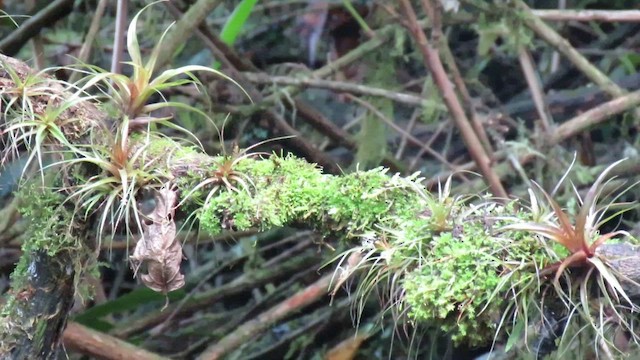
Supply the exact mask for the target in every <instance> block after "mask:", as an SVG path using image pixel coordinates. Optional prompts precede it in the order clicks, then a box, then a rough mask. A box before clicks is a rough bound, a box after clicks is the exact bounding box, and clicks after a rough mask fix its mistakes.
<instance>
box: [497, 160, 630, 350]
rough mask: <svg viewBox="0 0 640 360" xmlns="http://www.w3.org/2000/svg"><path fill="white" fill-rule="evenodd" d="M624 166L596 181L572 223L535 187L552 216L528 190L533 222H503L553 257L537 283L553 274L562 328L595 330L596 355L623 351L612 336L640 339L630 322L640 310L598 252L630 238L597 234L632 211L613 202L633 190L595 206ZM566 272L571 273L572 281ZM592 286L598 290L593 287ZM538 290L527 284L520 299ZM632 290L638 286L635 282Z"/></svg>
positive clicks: (509, 228)
mask: <svg viewBox="0 0 640 360" xmlns="http://www.w3.org/2000/svg"><path fill="white" fill-rule="evenodd" d="M622 161H624V159H623V160H620V161H617V162H615V163H613V164H611V165H610V166H608V167H607V168H605V170H604V171H603V172H602V173H601V174H600V175H599V176H598V178H597V179H596V181H595V182H594V183H593V185H592V186H591V188H589V190H588V192H587V194H586V196H585V197H584V200H583V201H582V204H581V206H580V209H579V211H578V213H577V215H576V216H575V220H574V221H572V219H571V216H570V215H569V214H568V213H567V212H565V211H564V210H563V209H562V208H561V207H560V206H559V205H558V203H557V202H556V201H555V200H554V199H553V198H552V197H551V195H549V194H548V193H547V192H545V191H544V190H543V189H542V188H540V187H539V186H538V188H539V189H540V191H541V192H542V194H543V196H544V198H545V199H546V201H547V203H548V204H549V207H550V211H549V210H548V209H547V208H546V207H545V206H544V205H542V204H541V203H540V202H539V200H538V199H537V198H536V196H535V194H534V192H533V191H532V190H529V194H530V198H531V208H530V216H531V218H532V219H533V220H531V221H524V222H523V221H522V220H518V218H516V217H513V218H505V219H506V220H507V221H509V222H512V223H511V224H509V225H507V226H504V227H503V229H505V230H515V231H518V232H528V233H531V234H533V235H536V236H537V237H538V238H539V239H541V240H542V241H543V243H542V245H543V246H544V247H546V249H547V252H548V253H549V255H550V258H554V257H555V258H557V259H558V260H557V261H556V262H552V263H550V264H546V265H545V266H543V267H542V268H541V269H539V270H538V274H539V276H540V278H544V277H547V276H550V275H553V286H554V288H555V289H556V293H557V294H558V296H559V298H560V300H562V302H563V303H564V305H565V307H566V314H565V315H564V316H566V317H565V319H566V325H565V326H564V327H565V328H568V327H569V326H573V327H577V328H578V329H581V330H580V331H583V330H588V329H591V330H593V331H594V332H595V333H593V334H592V336H595V337H596V338H598V339H600V340H601V341H599V342H598V343H597V344H596V348H597V350H598V349H599V350H601V351H605V352H607V353H609V354H611V353H612V352H616V351H621V350H620V349H619V348H618V345H617V344H615V343H614V341H613V340H612V339H613V338H615V337H619V335H616V334H619V333H624V334H627V335H628V336H630V338H631V339H630V340H631V341H634V342H638V341H639V340H640V339H639V338H638V335H637V332H636V331H634V328H635V324H634V323H633V322H634V320H633V318H634V315H633V314H634V313H635V314H637V312H638V311H639V310H640V309H639V308H638V306H637V305H635V304H634V303H633V302H632V300H631V299H630V297H629V296H628V294H627V293H626V291H625V288H624V287H623V286H622V284H621V282H620V281H619V278H620V275H621V274H618V273H617V272H616V270H615V269H613V268H612V267H611V266H609V264H608V262H607V259H606V258H604V257H602V256H600V254H599V252H598V249H599V248H600V247H601V246H603V245H604V244H605V243H606V242H607V241H608V240H610V239H612V238H614V237H616V236H619V235H625V236H629V234H628V233H627V232H626V231H623V230H617V231H612V232H607V233H601V232H600V229H601V227H602V225H603V224H605V223H606V222H608V221H610V220H611V219H613V218H615V217H617V216H619V215H621V214H622V213H624V212H626V211H628V210H630V208H631V207H630V206H628V205H629V204H628V203H616V201H617V199H619V198H620V196H622V195H623V194H624V193H625V192H626V191H627V190H628V189H630V188H631V187H632V186H631V187H628V188H627V190H624V191H621V192H619V193H618V194H617V195H616V196H614V198H613V199H612V200H611V202H609V203H608V204H607V205H605V206H598V205H597V203H598V200H599V198H600V197H601V195H602V193H603V188H604V187H605V186H606V185H608V184H610V183H611V181H612V180H614V178H610V179H608V180H607V178H608V175H609V173H610V172H611V170H612V169H613V168H614V167H615V166H617V165H618V164H620V163H621V162H622ZM617 189H618V188H616V190H617ZM614 191H615V190H614ZM544 240H551V241H552V242H553V243H551V244H548V243H546V241H544ZM554 244H557V245H560V246H561V247H562V249H563V250H565V251H566V255H564V254H563V251H558V250H562V249H558V248H557V246H554ZM563 256H564V257H563ZM568 270H572V272H571V276H569V274H568ZM578 270H582V271H581V272H579V271H578ZM594 275H595V276H594ZM563 276H565V279H566V280H567V281H566V283H565V284H561V282H560V279H561V278H562V277H563ZM592 284H597V285H596V286H595V287H594V286H592ZM540 286H541V284H536V283H529V284H528V285H526V286H525V287H524V288H525V289H528V290H524V291H523V292H522V295H521V296H526V295H525V294H527V293H539V292H540ZM634 286H639V285H638V284H635V283H634ZM577 304H578V305H577ZM541 311H544V310H541ZM520 315H522V314H520ZM575 315H579V316H578V317H577V319H579V320H578V321H577V322H575V323H572V322H571V319H573V318H574V316H575ZM556 320H557V319H556ZM585 322H586V324H587V326H586V327H585V326H584V324H585ZM580 331H578V332H580ZM627 335H625V336H627ZM571 342H572V341H566V340H565V339H564V337H563V338H562V340H561V342H560V344H561V345H560V349H567V347H566V346H570V343H571ZM567 343H569V344H567Z"/></svg>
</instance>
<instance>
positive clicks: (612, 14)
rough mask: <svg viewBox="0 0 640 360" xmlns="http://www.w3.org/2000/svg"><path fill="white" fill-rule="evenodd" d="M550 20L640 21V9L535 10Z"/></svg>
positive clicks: (534, 11)
mask: <svg viewBox="0 0 640 360" xmlns="http://www.w3.org/2000/svg"><path fill="white" fill-rule="evenodd" d="M532 12H533V14H534V15H535V16H538V17H541V18H543V19H545V20H549V21H602V22H640V10H533V11H532Z"/></svg>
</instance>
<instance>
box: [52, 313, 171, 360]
mask: <svg viewBox="0 0 640 360" xmlns="http://www.w3.org/2000/svg"><path fill="white" fill-rule="evenodd" d="M63 341H64V345H65V347H66V348H67V349H69V350H72V351H74V352H78V353H80V354H83V355H88V356H90V357H91V358H92V359H108V360H125V359H136V360H166V359H167V358H165V357H162V356H160V355H157V354H154V353H151V352H149V351H146V350H144V349H141V348H139V347H137V346H134V345H132V344H130V343H128V342H126V341H122V340H120V339H117V338H115V337H113V336H111V335H107V334H105V333H101V332H99V331H96V330H93V329H90V328H88V327H86V326H83V325H80V324H78V323H76V322H73V321H71V322H69V323H68V324H67V328H66V329H65V330H64V335H63Z"/></svg>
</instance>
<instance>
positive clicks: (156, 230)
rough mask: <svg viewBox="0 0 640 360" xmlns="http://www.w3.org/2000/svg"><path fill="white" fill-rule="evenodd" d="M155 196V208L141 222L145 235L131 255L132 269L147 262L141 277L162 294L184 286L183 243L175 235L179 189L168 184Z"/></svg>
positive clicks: (143, 234)
mask: <svg viewBox="0 0 640 360" xmlns="http://www.w3.org/2000/svg"><path fill="white" fill-rule="evenodd" d="M155 196H156V207H155V208H154V209H153V211H152V212H151V214H149V215H147V216H146V218H145V220H144V222H143V223H142V227H143V233H142V238H141V239H140V240H139V241H138V243H137V244H136V248H135V250H134V251H133V255H132V256H131V263H132V267H133V269H134V270H135V271H136V272H137V270H138V268H139V267H140V265H142V264H143V263H146V265H147V273H146V274H142V275H141V276H140V279H141V280H142V282H143V283H144V284H145V285H147V287H149V288H150V289H152V290H154V291H158V292H162V293H163V294H166V293H168V292H169V291H173V290H177V289H179V288H181V287H182V286H184V275H183V274H182V273H181V272H180V264H181V263H182V245H181V244H180V241H178V239H177V238H176V223H175V221H174V213H175V205H176V202H177V200H178V194H177V193H176V190H175V189H174V188H172V187H171V186H169V185H165V186H164V187H163V188H162V189H160V191H158V193H157V194H156V195H155Z"/></svg>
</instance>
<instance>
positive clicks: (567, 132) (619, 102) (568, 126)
mask: <svg viewBox="0 0 640 360" xmlns="http://www.w3.org/2000/svg"><path fill="white" fill-rule="evenodd" d="M637 106H640V90H638V91H634V92H632V93H630V94H628V95H625V96H621V97H619V98H616V99H614V100H611V101H609V102H606V103H604V104H602V105H600V106H597V107H595V108H593V109H591V110H589V111H585V112H584V113H582V114H580V115H578V116H576V117H574V118H573V119H571V120H569V121H567V122H565V123H563V124H562V125H560V126H558V127H557V128H556V129H555V130H554V131H553V134H552V135H551V138H550V140H549V142H550V143H551V144H557V143H559V142H561V141H563V140H565V139H568V138H570V137H572V136H574V135H576V134H578V133H580V132H581V131H584V130H585V129H587V128H589V127H591V126H594V125H596V124H599V123H601V122H603V121H605V120H607V119H609V118H610V117H611V116H613V115H616V114H620V113H621V112H623V111H626V110H630V109H632V108H634V107H637Z"/></svg>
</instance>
